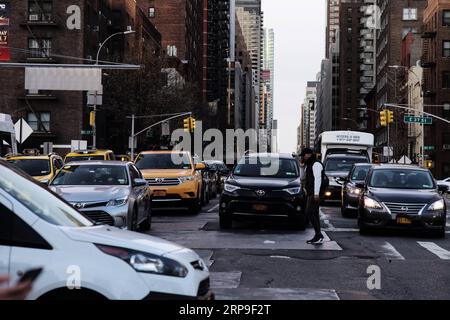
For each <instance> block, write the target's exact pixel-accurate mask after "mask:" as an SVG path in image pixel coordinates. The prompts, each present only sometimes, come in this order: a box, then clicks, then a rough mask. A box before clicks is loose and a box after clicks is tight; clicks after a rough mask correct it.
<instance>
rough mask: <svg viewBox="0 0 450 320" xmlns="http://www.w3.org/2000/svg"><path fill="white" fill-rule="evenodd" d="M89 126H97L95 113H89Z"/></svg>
mask: <svg viewBox="0 0 450 320" xmlns="http://www.w3.org/2000/svg"><path fill="white" fill-rule="evenodd" d="M89 125H90V126H91V127H94V126H95V111H91V113H89Z"/></svg>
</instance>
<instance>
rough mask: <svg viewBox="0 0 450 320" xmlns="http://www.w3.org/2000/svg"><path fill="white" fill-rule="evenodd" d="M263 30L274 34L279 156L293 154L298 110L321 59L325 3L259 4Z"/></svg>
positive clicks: (283, 0) (288, 0) (276, 0)
mask: <svg viewBox="0 0 450 320" xmlns="http://www.w3.org/2000/svg"><path fill="white" fill-rule="evenodd" d="M262 2H263V11H264V26H265V27H266V28H273V29H274V30H275V92H274V94H275V106H274V108H275V115H274V117H275V119H278V127H279V133H278V135H279V149H280V152H288V153H291V152H294V151H296V150H295V149H296V146H297V127H298V125H299V124H300V106H301V104H302V102H303V99H304V98H305V87H306V83H307V82H308V81H314V80H315V79H316V76H317V73H318V72H319V71H320V63H321V61H322V59H323V58H324V56H325V26H326V23H325V21H326V17H325V13H326V10H325V8H326V6H325V2H326V0H312V1H311V0H262Z"/></svg>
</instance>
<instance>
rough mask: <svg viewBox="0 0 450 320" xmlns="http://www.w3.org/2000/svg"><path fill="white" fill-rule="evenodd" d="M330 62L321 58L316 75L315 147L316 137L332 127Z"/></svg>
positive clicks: (331, 76) (331, 74)
mask: <svg viewBox="0 0 450 320" xmlns="http://www.w3.org/2000/svg"><path fill="white" fill-rule="evenodd" d="M332 80H333V72H332V63H331V61H330V60H329V59H323V60H322V63H321V69H320V73H319V75H318V77H317V82H318V84H317V94H316V96H317V98H316V110H315V111H316V112H315V119H316V124H315V127H316V130H315V131H316V141H315V148H316V149H317V147H318V145H317V141H318V139H317V137H319V136H320V135H321V134H322V133H323V132H325V131H330V130H331V129H332V96H331V92H332V85H333V82H332Z"/></svg>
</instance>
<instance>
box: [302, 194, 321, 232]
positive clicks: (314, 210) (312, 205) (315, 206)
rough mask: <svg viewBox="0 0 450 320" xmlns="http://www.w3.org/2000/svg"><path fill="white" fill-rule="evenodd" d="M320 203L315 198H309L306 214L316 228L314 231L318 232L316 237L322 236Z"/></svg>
mask: <svg viewBox="0 0 450 320" xmlns="http://www.w3.org/2000/svg"><path fill="white" fill-rule="evenodd" d="M319 209H320V201H316V200H315V199H314V196H308V200H307V203H306V214H307V215H308V219H309V221H310V222H311V224H312V226H313V227H314V231H315V232H316V236H319V235H322V232H321V228H320V213H319Z"/></svg>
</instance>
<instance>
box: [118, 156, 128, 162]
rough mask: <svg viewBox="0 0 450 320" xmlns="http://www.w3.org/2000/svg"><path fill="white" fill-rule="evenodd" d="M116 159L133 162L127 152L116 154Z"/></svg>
mask: <svg viewBox="0 0 450 320" xmlns="http://www.w3.org/2000/svg"><path fill="white" fill-rule="evenodd" d="M116 160H117V161H122V162H131V157H130V156H129V155H126V154H120V155H117V156H116Z"/></svg>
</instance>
